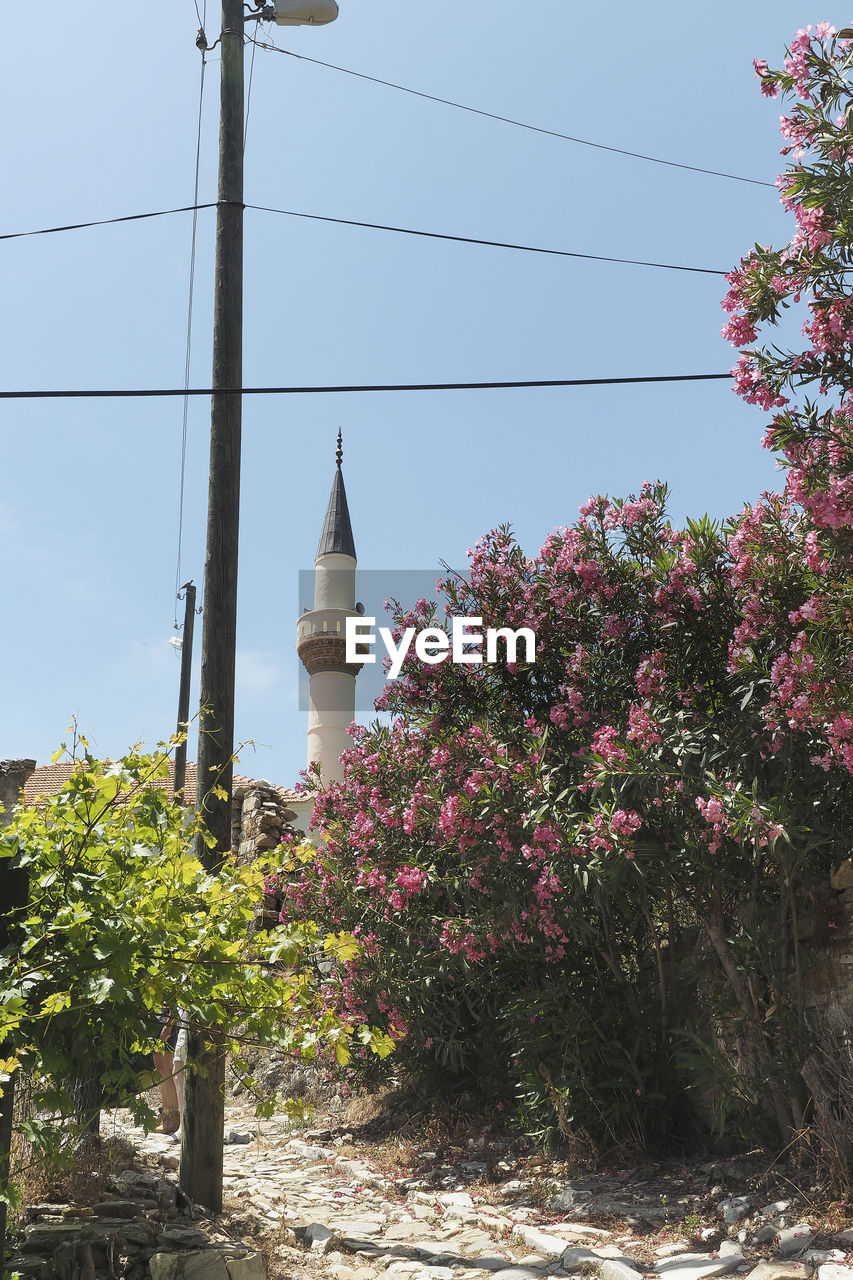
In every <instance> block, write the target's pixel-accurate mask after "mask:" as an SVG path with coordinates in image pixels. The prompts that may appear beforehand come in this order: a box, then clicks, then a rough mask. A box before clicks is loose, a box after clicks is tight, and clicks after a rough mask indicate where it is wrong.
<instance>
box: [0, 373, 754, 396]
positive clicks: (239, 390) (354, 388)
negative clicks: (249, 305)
mask: <svg viewBox="0 0 853 1280" xmlns="http://www.w3.org/2000/svg"><path fill="white" fill-rule="evenodd" d="M731 377H732V375H731V373H672V374H668V373H667V374H649V375H646V376H643V377H636V378H546V379H525V380H522V381H518V382H402V383H379V384H376V385H356V384H353V385H349V386H337V387H336V386H317V387H220V388H217V390H216V391H214V390H213V388H212V387H190V388H187V389H185V388H183V387H153V388H143V389H137V390H133V391H122V390H113V391H106V390H101V389H98V390H94V391H0V400H107V399H118V400H131V399H138V400H144V399H149V398H152V397H161V396H183V395H187V396H212V395H222V396H288V395H290V396H293V395H295V396H302V395H335V394H339V393H341V392H345V393H355V392H361V391H504V390H514V389H523V388H526V387H615V386H629V385H634V386H636V385H638V384H641V383H651V382H719V381H722V380H724V379H725V380H726V381H731Z"/></svg>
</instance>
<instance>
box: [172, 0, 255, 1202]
mask: <svg viewBox="0 0 853 1280" xmlns="http://www.w3.org/2000/svg"><path fill="white" fill-rule="evenodd" d="M220 42H221V50H222V62H221V80H220V122H219V186H218V203H217V208H216V275H215V286H214V287H215V294H214V312H213V380H212V383H211V386H212V387H213V397H212V401H211V416H210V482H209V488H208V501H207V549H206V552H205V561H204V614H203V622H202V638H201V718H200V723H199V742H198V782H197V784H196V785H197V796H196V804H197V808H198V811H199V816H200V817H201V819H202V821H203V822H204V825H205V827H206V828H207V830H208V832H209V833H210V834H211V835H212V836H213V838H214V840H215V844H214V845H213V847H212V848H208V847H207V846H206V845H205V844H204V843H203V842H199V851H198V852H199V857H200V859H201V861H202V862H203V863H204V865H205V866H206V867H207V869H208V870H209V871H217V870H219V868H220V867H221V866H222V862H223V859H224V858H225V856H226V855H227V854H228V852H229V851H230V849H231V791H232V774H233V768H232V756H233V754H234V654H235V646H236V632H237V539H238V532H239V523H240V434H241V423H242V395H241V392H240V388H241V387H242V385H243V129H244V121H243V115H244V111H243V80H244V62H243V42H244V19H243V0H222V34H221V36H220ZM213 787H216V788H217V790H219V791H220V795H219V796H214V795H213V794H212V791H211V788H213ZM217 1040H218V1037H217V1036H216V1035H215V1033H213V1032H211V1031H208V1032H207V1033H206V1034H202V1032H201V1031H199V1030H196V1029H193V1028H192V1027H191V1028H190V1031H189V1044H188V1054H187V1056H188V1058H189V1060H190V1061H194V1062H195V1063H196V1064H197V1068H198V1069H190V1070H188V1071H187V1072H186V1079H185V1081H184V1112H183V1119H182V1134H183V1138H182V1145H181V1173H180V1181H181V1187H182V1189H183V1190H184V1191H185V1192H186V1194H187V1195H188V1196H189V1197H190V1199H191V1200H193V1201H195V1202H196V1203H197V1204H201V1205H204V1207H205V1208H206V1209H209V1210H210V1212H211V1213H220V1212H221V1211H222V1169H223V1147H222V1143H223V1130H224V1126H225V1052H224V1049H223V1047H222V1045H221V1044H220V1043H217Z"/></svg>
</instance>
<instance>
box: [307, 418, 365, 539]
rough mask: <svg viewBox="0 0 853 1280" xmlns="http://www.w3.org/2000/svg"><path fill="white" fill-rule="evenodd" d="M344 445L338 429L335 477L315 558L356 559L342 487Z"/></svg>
mask: <svg viewBox="0 0 853 1280" xmlns="http://www.w3.org/2000/svg"><path fill="white" fill-rule="evenodd" d="M343 460H344V447H343V443H342V436H341V433H340V431H338V447H337V449H336V450H335V461H336V463H337V466H336V468H335V478H334V479H333V481H332V492H331V493H330V494H329V505H328V506H327V507H326V518H325V520H324V521H323V531H322V533H321V534H320V541H319V542H318V544H317V555H316V557H315V559H316V560H319V559H320V557H321V556H332V555H341V556H350V557H351V558H352V559H353V560H355V559H357V557H356V554H355V538H354V537H353V536H352V524H351V522H350V518H349V506H348V505H347V491H346V489H345V488H344V472H343Z"/></svg>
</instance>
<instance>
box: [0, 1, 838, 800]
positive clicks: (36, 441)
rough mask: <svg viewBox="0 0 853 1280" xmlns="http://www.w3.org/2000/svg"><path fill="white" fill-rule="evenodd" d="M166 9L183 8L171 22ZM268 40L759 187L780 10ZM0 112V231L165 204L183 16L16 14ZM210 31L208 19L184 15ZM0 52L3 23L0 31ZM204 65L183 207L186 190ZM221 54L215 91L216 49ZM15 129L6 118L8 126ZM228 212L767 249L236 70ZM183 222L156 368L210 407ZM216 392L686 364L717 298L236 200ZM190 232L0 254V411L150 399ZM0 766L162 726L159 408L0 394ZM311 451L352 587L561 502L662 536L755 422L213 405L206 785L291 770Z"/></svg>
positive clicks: (427, 7)
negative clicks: (214, 586)
mask: <svg viewBox="0 0 853 1280" xmlns="http://www.w3.org/2000/svg"><path fill="white" fill-rule="evenodd" d="M198 3H199V7H200V8H201V7H202V0H198ZM340 6H341V15H340V18H339V20H338V21H337V22H336V23H335V24H333V25H332V26H329V27H326V28H322V29H313V30H312V29H304V28H295V29H288V28H277V27H275V28H273V29H272V37H273V39H274V40H275V41H276V43H278V44H279V45H281V46H282V47H285V48H288V49H291V50H293V51H295V52H299V53H305V54H307V55H308V56H312V57H316V58H320V59H323V60H325V61H328V62H332V63H337V64H340V65H341V66H344V67H350V68H352V69H354V70H357V71H361V72H364V73H366V74H368V75H372V76H376V77H379V78H383V79H388V80H393V81H396V82H398V83H401V84H404V85H409V86H411V87H412V88H415V89H420V90H423V91H425V92H427V93H432V94H436V95H439V96H444V97H448V98H452V99H455V100H457V101H461V102H464V103H469V104H471V105H474V106H478V107H481V108H483V109H484V110H487V111H492V112H495V113H498V114H501V115H506V116H512V117H515V118H517V119H519V120H523V121H527V122H529V123H531V124H536V125H540V126H542V127H544V128H549V129H554V130H557V131H560V132H565V133H568V134H572V135H575V136H577V137H581V138H587V139H590V140H592V141H596V142H601V143H605V144H608V145H611V146H616V147H623V148H626V149H628V150H632V151H641V152H646V153H650V154H653V155H656V156H660V157H663V158H666V159H671V160H678V161H682V162H685V163H688V164H694V165H701V166H707V167H708V168H711V169H721V170H726V171H728V172H731V173H736V174H742V175H744V176H747V177H752V178H759V179H763V180H766V181H772V180H773V178H774V176H775V174H776V173H777V172H778V169H779V167H780V164H781V161H780V159H779V156H778V147H779V141H778V135H777V121H778V114H779V104H778V103H774V102H767V101H764V100H763V99H762V98H761V95H760V92H759V90H758V84H757V81H756V80H755V79H754V77H753V71H752V65H751V60H752V58H753V57H755V56H763V57H766V58H767V59H768V60H769V61H770V63H771V65H772V64H774V62H776V61H777V60H778V59H779V58H780V57H781V53H782V49H783V46H784V44H785V43H786V42H787V40H789V39H790V37H791V36H792V35H793V33H794V31H795V30H796V29H797V27H798V26H802V25H805V24H807V23H808V22H815V21H818V20H820V19H822V18H829V19H830V20H832V19H833V18H834V19H835V20H836V21H838V16H837V15H834V14H832V13H829V12H825V11H823V10H821V11H809V10H807V9H804V8H803V6H802V4H800V3H793V2H792V0H755V2H753V3H751V4H749V5H743V4H742V3H740V2H737V3H735V0H719V2H718V3H716V4H713V5H702V6H699V5H684V4H683V3H678V4H676V3H674V0H667V2H665V3H660V4H657V5H654V6H652V7H651V8H650V7H649V6H638V5H636V4H627V3H625V2H624V0H616V2H614V3H611V4H609V5H606V6H603V7H600V8H599V9H598V11H597V12H596V14H595V15H593V14H591V12H590V9H589V6H586V5H584V6H580V5H578V4H575V3H572V0H538V2H537V3H536V4H527V3H518V0H516V2H515V3H510V0H493V2H492V3H486V2H485V0H474V2H473V3H470V4H468V5H453V6H450V7H449V8H446V9H445V10H444V11H441V7H440V6H436V5H435V4H433V3H429V4H428V3H425V2H423V0H422V2H420V3H418V2H417V0H340ZM14 21H15V29H16V32H17V34H16V35H15V37H14V43H12V41H11V39H10V43H9V47H8V55H9V56H8V57H7V61H6V69H5V76H4V79H3V84H2V89H0V94H2V99H3V100H2V116H3V119H4V120H5V121H6V122H7V127H6V129H5V130H4V140H3V150H4V157H3V168H4V174H5V178H6V183H5V196H4V202H3V204H4V207H3V214H2V227H0V230H3V231H20V230H27V229H30V228H36V227H45V226H51V225H54V224H58V223H66V222H79V221H85V220H88V219H97V218H106V217H112V216H115V215H120V214H130V213H136V212H143V211H148V210H155V209H162V208H170V207H174V206H176V205H184V204H188V203H190V202H191V199H192V185H193V165H194V155H195V141H196V138H195V131H196V112H197V107H198V93H199V61H200V59H199V54H198V52H197V50H196V47H195V36H196V28H197V25H198V21H197V17H196V13H195V8H194V3H193V0H146V3H145V4H144V5H142V4H136V5H130V4H127V5H123V6H122V5H112V6H106V5H105V6H87V7H85V10H81V9H80V8H79V6H70V5H61V6H53V7H52V8H50V10H49V12H45V13H39V14H38V15H36V14H29V13H27V12H26V11H23V10H22V11H20V12H17V13H16V14H15V18H14ZM206 30H207V34H208V39H209V40H210V41H211V42H212V41H213V40H214V38H215V37H216V35H217V34H218V30H219V8H218V4H216V3H215V2H214V0H208V3H207V18H206ZM10 37H11V32H10ZM216 56H217V55H216V54H214V55H213V57H212V59H211V61H210V63H209V65H208V68H207V81H206V94H205V109H204V126H203V136H202V156H203V163H202V170H201V190H200V199H201V201H210V200H213V199H215V164H216V120H217V112H218V72H219V66H218V63H217V62H216ZM249 61H250V59H247V69H248V62H249ZM13 122H14V124H13ZM246 199H247V201H248V202H250V203H254V204H262V205H273V206H276V207H279V208H283V209H293V210H300V211H304V212H308V213H318V214H327V215H332V216H337V217H344V218H355V219H361V220H366V221H375V222H381V223H394V224H399V225H402V226H409V227H418V228H423V229H427V230H434V231H443V232H449V233H453V234H458V235H469V236H476V237H481V238H488V239H495V240H510V241H516V242H522V243H526V244H533V245H541V246H548V247H553V248H562V249H569V250H575V251H578V252H584V253H600V254H605V255H613V256H623V257H630V258H644V259H651V260H655V261H659V262H672V263H680V264H686V265H694V266H700V267H712V268H719V269H728V268H730V267H731V266H732V265H733V264H734V263H735V262H736V261H737V260H738V259H739V258H740V256H741V255H742V254H743V253H744V252H745V251H746V250H747V249H748V248H749V247H750V246H751V245H752V244H753V243H754V242H755V241H760V242H762V243H779V242H781V241H783V240H785V239H787V238H788V235H789V230H788V219H787V217H786V215H784V214H783V212H782V210H781V209H780V207H779V205H778V201H777V197H776V193H775V192H774V191H773V190H771V189H768V188H766V187H761V186H753V185H748V184H746V183H741V182H733V181H726V180H724V179H721V178H715V177H708V176H705V175H703V174H698V173H690V172H686V171H684V170H679V169H675V168H667V167H664V166H661V165H657V164H649V163H645V162H642V161H639V160H634V159H629V158H627V157H624V156H619V155H615V154H611V153H608V152H605V151H600V150H593V149H591V148H589V147H584V146H579V145H576V144H573V143H569V142H565V141H560V140H558V139H556V138H550V137H545V136H542V135H537V134H534V133H530V132H528V131H524V130H521V129H517V128H513V127H511V126H509V125H505V124H501V123H498V122H496V121H493V120H486V119H482V118H478V117H476V116H472V115H469V114H466V113H463V112H460V111H458V110H454V109H452V108H450V107H446V106H441V105H438V104H436V103H432V102H426V101H423V100H420V99H417V98H414V97H410V96H408V95H405V94H401V93H399V92H396V91H394V90H391V89H387V88H384V87H381V86H379V85H375V84H370V83H367V82H365V81H362V80H357V79H353V78H351V77H348V76H345V75H342V74H340V73H338V72H335V71H331V70H326V69H324V68H322V67H318V66H313V65H311V64H309V63H306V62H299V61H296V60H295V59H292V58H286V57H282V56H280V55H278V54H273V53H263V52H260V51H258V52H257V55H256V57H255V60H254V74H253V86H252V95H251V109H250V115H249V123H248V142H247V153H246ZM212 232H213V211H205V212H202V213H201V214H200V215H199V242H198V259H197V273H196V282H197V291H196V307H195V328H194V342H193V351H192V379H191V380H192V383H193V385H196V386H204V385H209V378H210V345H211V339H210V330H211V307H210V300H211V284H212ZM246 240H247V252H246V300H245V301H246V327H245V381H246V385H252V384H255V385H257V384H265V385H269V384H288V383H291V384H302V385H306V384H315V383H316V384H319V383H384V382H421V381H469V380H484V381H485V380H492V379H523V378H560V377H569V378H571V377H606V376H628V375H642V374H666V373H712V372H721V371H724V370H726V369H728V368H729V367H730V365H731V364H732V362H733V352H732V351H731V349H730V348H729V347H728V346H727V344H725V343H724V342H723V340H722V339H721V338H720V336H719V330H720V327H721V324H722V322H723V316H722V312H721V311H720V308H719V298H720V297H721V296H722V293H723V292H724V289H725V284H724V282H723V280H722V279H721V278H717V277H713V276H702V275H692V274H682V273H677V272H670V271H660V270H652V269H648V268H643V267H633V266H618V265H612V264H605V263H595V262H577V261H573V260H570V259H560V258H553V257H537V256H534V255H530V254H517V253H510V252H508V251H502V250H498V249H489V248H481V247H474V246H470V245H459V244H449V243H444V242H439V241H426V240H415V239H411V238H406V237H402V236H394V235H390V234H386V233H382V232H377V231H367V230H360V229H354V228H347V227H339V226H332V225H326V224H322V223H314V222H305V221H303V220H297V219H293V218H283V217H276V216H273V215H269V214H262V213H255V212H248V213H247V215H246ZM189 248H190V218H189V215H186V214H182V215H176V216H174V217H171V218H162V219H156V220H152V221H147V222H139V223H130V224H120V225H118V226H112V227H100V228H94V229H91V230H85V231H76V232H70V233H67V234H64V235H54V236H43V237H34V238H31V239H22V240H11V241H5V242H0V259H1V260H2V265H3V279H4V287H3V299H4V303H3V308H2V319H0V324H2V334H0V350H2V353H3V359H2V365H3V372H2V377H0V385H2V386H3V387H5V388H8V389H13V388H42V387H46V388H51V387H52V388H58V387H145V386H170V385H171V386H179V385H181V384H182V380H183V370H184V358H185V347H184V340H185V326H186V301H187V278H188V271H189ZM2 413H3V416H4V425H3V431H2V454H0V458H2V463H0V466H2V473H1V474H2V481H3V483H2V488H0V537H2V548H3V554H2V565H3V580H4V581H3V593H2V598H3V601H4V604H5V608H4V610H3V624H2V630H0V636H2V638H0V658H2V667H0V670H2V680H3V688H2V701H0V705H2V713H0V758H3V757H8V756H18V755H33V756H36V757H38V759H39V760H45V759H47V758H48V757H49V755H50V753H51V751H52V750H53V749H54V748H55V746H56V745H57V744H58V743H59V742H60V741H61V740H62V738H63V737H64V730H65V726H66V725H67V723H68V721H69V718H70V717H71V716H72V715H76V716H77V717H78V718H79V721H80V724H81V726H82V727H83V728H84V729H85V730H86V731H87V732H88V734H89V736H90V738H91V740H92V742H93V744H94V746H95V748H96V749H97V750H98V751H99V752H101V753H103V754H116V753H119V752H121V751H123V750H124V749H125V748H126V747H128V746H129V745H130V744H131V743H133V742H134V741H136V740H139V739H141V740H143V741H146V742H148V743H153V742H155V741H156V740H157V739H158V738H161V737H165V736H168V734H169V733H170V732H171V731H172V729H173V726H174V720H175V707H176V700H177V687H178V660H177V658H176V655H175V653H174V651H173V649H172V648H171V647H170V646H169V644H168V639H169V636H170V634H172V630H171V628H172V621H173V614H174V603H173V594H174V583H175V559H176V547H177V525H178V487H179V467H180V439H181V402H180V401H178V400H157V401H138V402H137V401H53V402H35V401H34V402H26V401H7V402H4V403H3V405H2ZM339 425H340V426H342V428H343V430H344V438H345V451H346V452H345V463H344V470H345V476H346V483H347V489H348V494H349V501H350V509H351V513H352V518H353V524H354V528H355V537H356V545H357V548H358V553H359V563H360V565H361V566H363V567H364V568H365V569H371V570H381V569H383V568H388V569H392V568H393V569H406V568H412V569H424V568H433V567H435V568H437V567H438V565H439V561H441V560H445V561H447V562H450V563H453V564H456V565H461V564H462V563H463V562H464V556H465V551H466V549H467V548H468V547H469V546H471V545H472V544H473V542H474V541H475V540H476V539H477V538H478V537H479V536H480V535H481V534H482V533H483V532H484V531H486V530H487V529H488V528H490V527H492V526H493V525H495V524H498V523H501V522H504V521H509V522H511V523H512V524H513V525H514V526H515V528H516V530H517V532H518V535H519V537H520V539H521V541H522V543H523V545H524V546H525V548H526V549H527V550H528V551H529V552H533V551H535V550H536V549H537V548H538V547H539V545H540V544H541V542H542V540H543V539H544V537H545V536H546V535H547V533H548V532H549V531H550V530H551V529H552V528H554V527H555V526H557V525H562V524H567V523H569V522H571V521H572V520H573V518H574V517H575V515H576V512H577V507H578V505H579V503H580V502H582V501H583V500H584V499H585V498H586V497H587V496H588V495H589V494H590V493H592V492H609V493H611V494H623V493H626V492H628V491H631V490H636V488H637V487H638V486H639V485H640V484H641V483H642V481H643V480H646V479H655V478H662V479H667V480H668V481H669V482H670V484H671V486H672V490H673V515H674V516H675V518H677V519H681V518H683V517H684V516H685V515H686V514H698V513H700V512H703V511H709V512H710V513H712V514H713V515H715V516H724V515H727V514H729V513H731V512H733V511H735V510H737V509H738V508H739V507H740V506H741V505H742V503H743V501H744V500H747V499H751V498H754V497H755V496H756V495H757V494H758V493H759V492H760V491H761V490H762V489H764V488H767V487H773V486H774V485H775V484H777V482H778V477H777V475H776V473H775V470H774V465H773V461H772V459H771V458H769V457H768V455H767V454H766V453H765V452H763V451H762V449H761V447H760V440H761V435H762V429H763V416H762V414H761V413H760V411H759V410H757V409H750V408H748V407H745V406H743V405H741V404H740V402H739V401H738V400H737V399H736V398H735V396H734V395H733V394H732V392H731V390H730V389H729V387H728V385H727V384H725V383H716V384H715V383H707V384H694V385H689V384H688V385H682V386H678V385H675V386H672V385H664V386H660V387H627V388H616V387H614V388H590V389H565V390H563V389H561V390H547V391H546V390H537V391H529V390H528V391H490V392H458V393H457V392H453V393H447V392H443V393H423V394H420V393H419V394H409V395H376V394H371V395H353V396H334V397H322V396H311V397H301V398H296V397H280V398H255V397H250V398H248V399H247V401H246V404H245V410H244V454H243V510H242V530H241V543H240V606H239V631H238V647H239V654H238V671H239V676H238V687H237V734H238V737H239V738H241V739H249V738H252V739H254V740H255V741H256V743H257V748H256V754H252V752H251V751H250V750H249V751H246V752H244V754H243V757H242V760H241V765H240V768H241V769H242V770H243V771H244V772H248V773H250V774H253V775H255V776H265V777H269V778H272V779H273V780H275V781H276V782H281V783H291V782H292V781H294V780H295V777H296V773H297V770H298V769H299V768H301V767H302V766H303V764H304V752H305V717H304V714H303V713H300V711H299V708H298V672H297V660H296V654H295V621H296V614H297V608H298V604H299V600H298V581H297V579H298V571H299V570H300V569H304V568H307V567H309V566H310V565H311V563H312V561H313V554H314V549H315V546H316V541H317V537H318V534H319V529H320V525H321V523H322V517H323V511H324V508H325V503H326V499H327V496H328V491H329V486H330V483H331V479H332V473H333V467H334V441H335V433H336V431H337V428H338V426H339ZM207 433H208V407H207V404H206V403H205V402H204V401H203V400H200V399H199V400H195V401H192V402H191V405H190V416H189V436H188V455H187V475H186V502H185V511H184V533H185V536H184V550H183V559H182V577H181V580H182V581H183V580H184V579H186V578H189V577H192V578H194V579H195V581H196V583H198V584H200V582H201V578H202V564H203V543H204V520H205V505H206V485H207Z"/></svg>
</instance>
